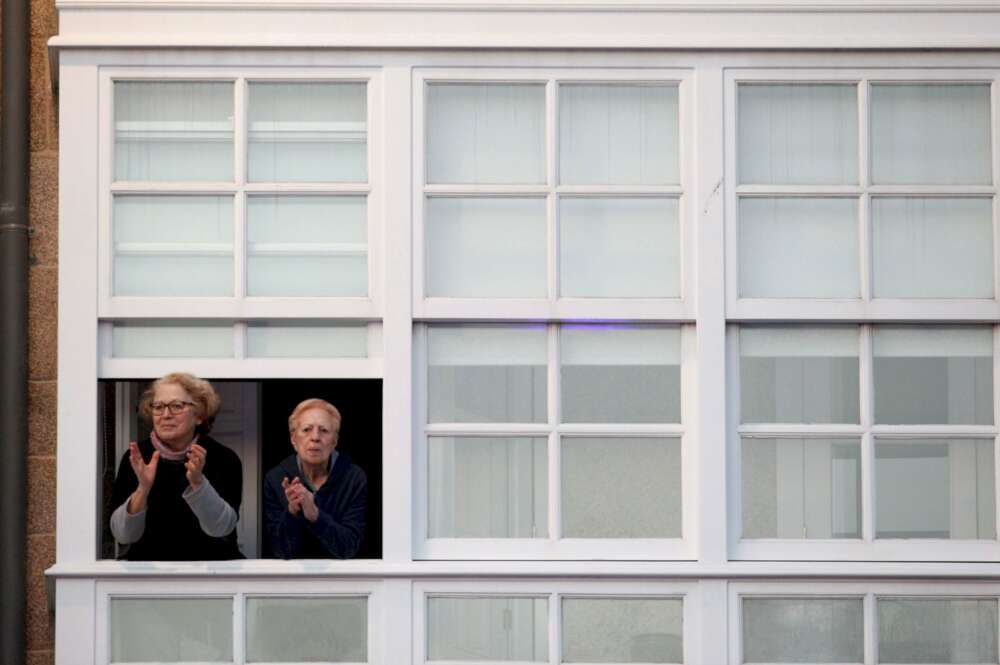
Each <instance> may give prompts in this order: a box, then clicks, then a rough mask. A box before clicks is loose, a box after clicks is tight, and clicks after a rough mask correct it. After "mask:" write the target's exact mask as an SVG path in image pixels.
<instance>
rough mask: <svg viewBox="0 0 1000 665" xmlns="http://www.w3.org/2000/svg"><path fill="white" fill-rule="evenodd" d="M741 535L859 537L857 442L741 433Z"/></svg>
mask: <svg viewBox="0 0 1000 665" xmlns="http://www.w3.org/2000/svg"><path fill="white" fill-rule="evenodd" d="M741 458H742V459H741V465H742V471H743V483H742V487H743V494H742V496H743V537H744V538H860V537H861V443H860V442H859V441H858V440H857V439H854V440H851V439H801V438H796V439H773V438H768V439H757V438H750V437H744V438H743V451H742V455H741Z"/></svg>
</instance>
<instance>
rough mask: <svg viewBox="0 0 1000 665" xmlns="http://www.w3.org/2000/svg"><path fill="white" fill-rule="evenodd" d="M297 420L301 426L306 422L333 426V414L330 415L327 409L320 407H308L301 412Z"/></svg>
mask: <svg viewBox="0 0 1000 665" xmlns="http://www.w3.org/2000/svg"><path fill="white" fill-rule="evenodd" d="M296 420H297V423H298V425H299V426H300V427H301V426H302V425H305V424H313V425H316V424H322V425H326V426H327V427H330V428H332V427H333V416H332V415H330V413H328V412H327V411H326V409H321V408H319V407H316V408H312V409H306V410H305V411H303V412H302V413H300V414H299V416H298V418H297V419H296Z"/></svg>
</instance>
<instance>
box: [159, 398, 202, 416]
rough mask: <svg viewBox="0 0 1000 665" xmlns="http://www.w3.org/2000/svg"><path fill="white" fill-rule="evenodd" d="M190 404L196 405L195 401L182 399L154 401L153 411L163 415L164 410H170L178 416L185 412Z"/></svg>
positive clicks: (173, 414) (171, 413)
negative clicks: (183, 400)
mask: <svg viewBox="0 0 1000 665" xmlns="http://www.w3.org/2000/svg"><path fill="white" fill-rule="evenodd" d="M189 406H194V402H182V401H181V400H175V401H173V402H153V413H154V414H156V415H158V416H159V415H162V414H163V412H164V411H169V412H170V415H172V416H176V415H177V414H178V413H183V412H184V410H185V409H186V408H188V407H189Z"/></svg>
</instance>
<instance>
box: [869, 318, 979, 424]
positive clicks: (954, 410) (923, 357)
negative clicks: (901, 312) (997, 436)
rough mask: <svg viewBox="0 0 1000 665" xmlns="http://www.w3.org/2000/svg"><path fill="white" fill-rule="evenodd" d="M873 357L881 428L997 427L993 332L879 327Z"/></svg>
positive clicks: (877, 417)
mask: <svg viewBox="0 0 1000 665" xmlns="http://www.w3.org/2000/svg"><path fill="white" fill-rule="evenodd" d="M874 355H875V422H876V423H878V424H885V425H925V424H926V425H933V424H942V425H943V424H947V425H992V424H993V331H992V330H991V329H990V328H989V327H986V326H921V327H915V326H880V327H877V328H876V329H875V335H874Z"/></svg>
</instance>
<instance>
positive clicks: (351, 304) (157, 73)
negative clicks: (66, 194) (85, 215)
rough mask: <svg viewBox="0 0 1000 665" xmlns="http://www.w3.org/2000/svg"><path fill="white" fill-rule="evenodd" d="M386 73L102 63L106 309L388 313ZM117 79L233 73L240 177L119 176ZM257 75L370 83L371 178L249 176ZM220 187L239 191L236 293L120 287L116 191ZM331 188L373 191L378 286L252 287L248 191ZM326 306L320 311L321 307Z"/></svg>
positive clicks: (216, 191)
mask: <svg viewBox="0 0 1000 665" xmlns="http://www.w3.org/2000/svg"><path fill="white" fill-rule="evenodd" d="M380 76H381V73H380V71H379V70H378V69H377V68H361V67H342V68H314V69H311V70H305V71H304V70H302V69H277V68H274V69H264V68H240V69H238V70H237V69H231V68H203V69H202V68H199V69H190V68H189V69H178V68H176V67H164V68H143V67H135V68H130V67H107V68H102V69H101V72H100V95H99V98H98V105H99V109H98V113H99V124H98V127H99V146H100V147H99V158H98V165H97V166H98V172H99V174H100V175H99V179H100V184H99V187H100V191H101V192H102V196H101V197H100V209H99V211H98V220H99V221H98V228H99V245H98V246H99V256H98V272H99V276H100V277H99V290H98V311H99V316H100V317H101V318H102V319H125V318H148V319H153V318H175V319H177V318H180V319H191V318H221V319H255V318H257V319H262V318H271V319H275V318H300V319H302V318H314V317H317V316H319V317H323V318H333V317H339V318H351V319H358V320H375V319H378V318H379V317H380V316H381V313H382V299H383V289H384V285H383V274H384V268H383V261H384V259H383V254H384V250H383V246H384V235H385V232H384V225H385V222H384V213H383V207H384V196H385V194H384V191H385V187H384V186H383V185H382V182H381V174H382V170H381V166H382V160H383V159H384V158H383V154H384V148H383V137H382V123H381V121H380V119H381V116H380V114H379V111H380V110H381V108H382V87H381V78H380ZM116 81H216V82H230V83H233V88H234V100H233V115H234V121H233V130H234V131H233V153H234V165H233V168H234V172H233V173H234V175H233V181H232V182H157V181H151V182H145V181H143V182H127V181H125V182H123V181H116V180H115V179H114V163H113V162H114V158H113V149H114V144H115V128H114V109H113V100H114V84H115V82H116ZM255 82H283V83H295V82H300V83H352V82H357V83H360V82H363V83H365V84H366V90H367V100H366V103H367V108H366V113H367V125H366V141H367V144H366V145H367V156H366V159H367V164H366V168H367V173H368V177H367V181H366V182H364V183H337V182H330V183H327V182H321V183H293V182H272V183H249V182H247V167H248V164H247V141H248V131H247V122H248V121H249V120H248V119H249V113H248V109H247V86H248V85H250V84H252V83H255ZM184 194H201V195H219V196H232V197H233V279H234V284H233V296H232V297H156V296H149V297H145V296H115V295H114V294H113V278H112V272H113V270H114V249H113V246H112V243H113V238H112V235H113V226H112V219H111V218H112V214H113V205H114V198H115V197H116V196H128V195H184ZM268 194H271V195H304V196H309V195H321V194H322V195H328V196H355V197H364V199H365V201H366V204H365V205H366V217H367V233H368V238H367V249H366V251H367V263H368V295H367V296H362V297H279V296H266V297H263V296H248V295H247V294H246V278H247V276H246V252H247V244H246V223H247V220H246V199H247V197H248V196H253V195H268ZM317 313H319V314H317Z"/></svg>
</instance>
